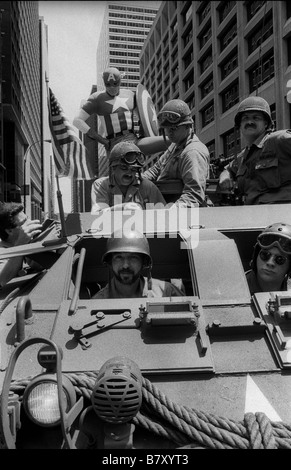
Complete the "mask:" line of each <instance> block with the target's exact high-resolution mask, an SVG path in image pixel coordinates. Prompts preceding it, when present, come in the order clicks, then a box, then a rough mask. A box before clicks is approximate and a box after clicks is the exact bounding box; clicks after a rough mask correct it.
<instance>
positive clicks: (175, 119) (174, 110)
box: [157, 99, 193, 128]
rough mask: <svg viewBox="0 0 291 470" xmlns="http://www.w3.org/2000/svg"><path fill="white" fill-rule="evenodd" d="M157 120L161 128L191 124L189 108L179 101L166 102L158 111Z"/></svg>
mask: <svg viewBox="0 0 291 470" xmlns="http://www.w3.org/2000/svg"><path fill="white" fill-rule="evenodd" d="M157 119H158V123H159V126H160V127H161V128H163V127H171V126H180V125H183V124H193V119H192V117H191V111H190V108H189V106H188V105H187V103H185V101H182V100H179V99H176V100H170V101H168V102H167V103H166V104H165V105H164V106H163V107H162V109H161V110H160V111H159V113H158V115H157Z"/></svg>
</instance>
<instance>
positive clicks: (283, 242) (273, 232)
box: [250, 222, 291, 275]
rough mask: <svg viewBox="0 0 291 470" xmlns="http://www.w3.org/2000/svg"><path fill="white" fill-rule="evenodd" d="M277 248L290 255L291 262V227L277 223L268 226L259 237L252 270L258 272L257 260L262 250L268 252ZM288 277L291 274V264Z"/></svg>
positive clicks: (251, 264)
mask: <svg viewBox="0 0 291 470" xmlns="http://www.w3.org/2000/svg"><path fill="white" fill-rule="evenodd" d="M273 246H276V247H277V248H279V250H280V251H282V252H283V253H284V254H286V255H288V257H289V260H290V261H291V225H289V224H285V223H281V222H277V223H274V224H271V225H268V227H266V228H265V229H264V230H263V231H262V232H261V233H260V234H259V236H258V238H257V243H256V245H255V247H254V252H253V256H252V261H251V263H250V266H251V268H252V269H253V270H254V271H255V272H256V270H257V267H256V259H257V256H258V254H259V252H260V250H261V249H265V250H268V249H270V248H272V247H273ZM287 274H288V275H290V274H291V263H290V268H289V272H288V273H287Z"/></svg>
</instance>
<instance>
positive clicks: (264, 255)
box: [259, 250, 288, 266]
mask: <svg viewBox="0 0 291 470" xmlns="http://www.w3.org/2000/svg"><path fill="white" fill-rule="evenodd" d="M259 256H260V258H261V260H262V261H269V259H270V258H272V257H273V258H274V261H275V263H276V264H278V265H279V266H283V264H285V263H286V261H287V260H288V258H286V256H282V255H274V254H273V253H271V252H270V251H266V250H261V251H260V253H259Z"/></svg>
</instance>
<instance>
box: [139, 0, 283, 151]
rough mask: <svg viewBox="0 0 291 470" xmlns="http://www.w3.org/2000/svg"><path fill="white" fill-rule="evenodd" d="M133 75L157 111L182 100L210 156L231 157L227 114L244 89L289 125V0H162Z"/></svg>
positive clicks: (235, 139) (235, 146)
mask: <svg viewBox="0 0 291 470" xmlns="http://www.w3.org/2000/svg"><path fill="white" fill-rule="evenodd" d="M140 74H141V75H140V76H141V82H142V83H143V85H144V86H145V87H146V88H147V90H148V91H149V93H150V95H151V97H152V99H153V102H154V104H155V106H156V109H157V111H159V110H160V109H161V107H162V106H163V104H164V103H165V102H166V101H167V100H169V99H174V98H180V99H183V100H184V101H186V102H187V103H188V105H189V106H190V108H191V110H193V112H192V114H193V119H194V121H195V130H196V133H197V134H198V136H199V137H200V138H201V140H202V141H203V142H204V143H205V144H206V145H207V146H208V148H209V151H210V154H211V158H212V159H215V158H218V157H219V156H223V158H224V159H228V158H229V159H231V158H232V157H233V156H234V155H235V153H236V152H237V151H238V150H239V149H240V147H241V145H242V143H241V142H240V136H239V132H237V131H235V129H234V115H235V113H236V110H237V106H238V102H239V101H241V100H242V99H244V98H246V97H247V96H249V95H258V96H262V97H263V98H265V99H266V100H267V101H268V102H269V104H270V106H271V111H272V117H273V119H274V121H275V124H276V128H277V129H280V128H281V129H282V128H290V124H291V116H290V105H289V104H288V103H287V101H286V92H287V89H286V83H287V81H288V79H290V78H291V6H290V2H288V1H278V2H277V1H259V0H258V1H244V2H240V1H238V2H236V1H164V2H162V5H161V7H160V9H159V12H158V14H157V16H156V18H155V21H154V23H153V26H152V28H151V31H150V33H149V34H148V36H147V39H146V41H145V44H144V46H143V49H142V51H141V54H140Z"/></svg>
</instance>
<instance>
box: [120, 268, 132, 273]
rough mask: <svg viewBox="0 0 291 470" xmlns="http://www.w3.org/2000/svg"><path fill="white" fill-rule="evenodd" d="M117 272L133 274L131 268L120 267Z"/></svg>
mask: <svg viewBox="0 0 291 470" xmlns="http://www.w3.org/2000/svg"><path fill="white" fill-rule="evenodd" d="M118 273H119V274H133V271H132V270H131V269H121V270H120V271H118Z"/></svg>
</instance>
